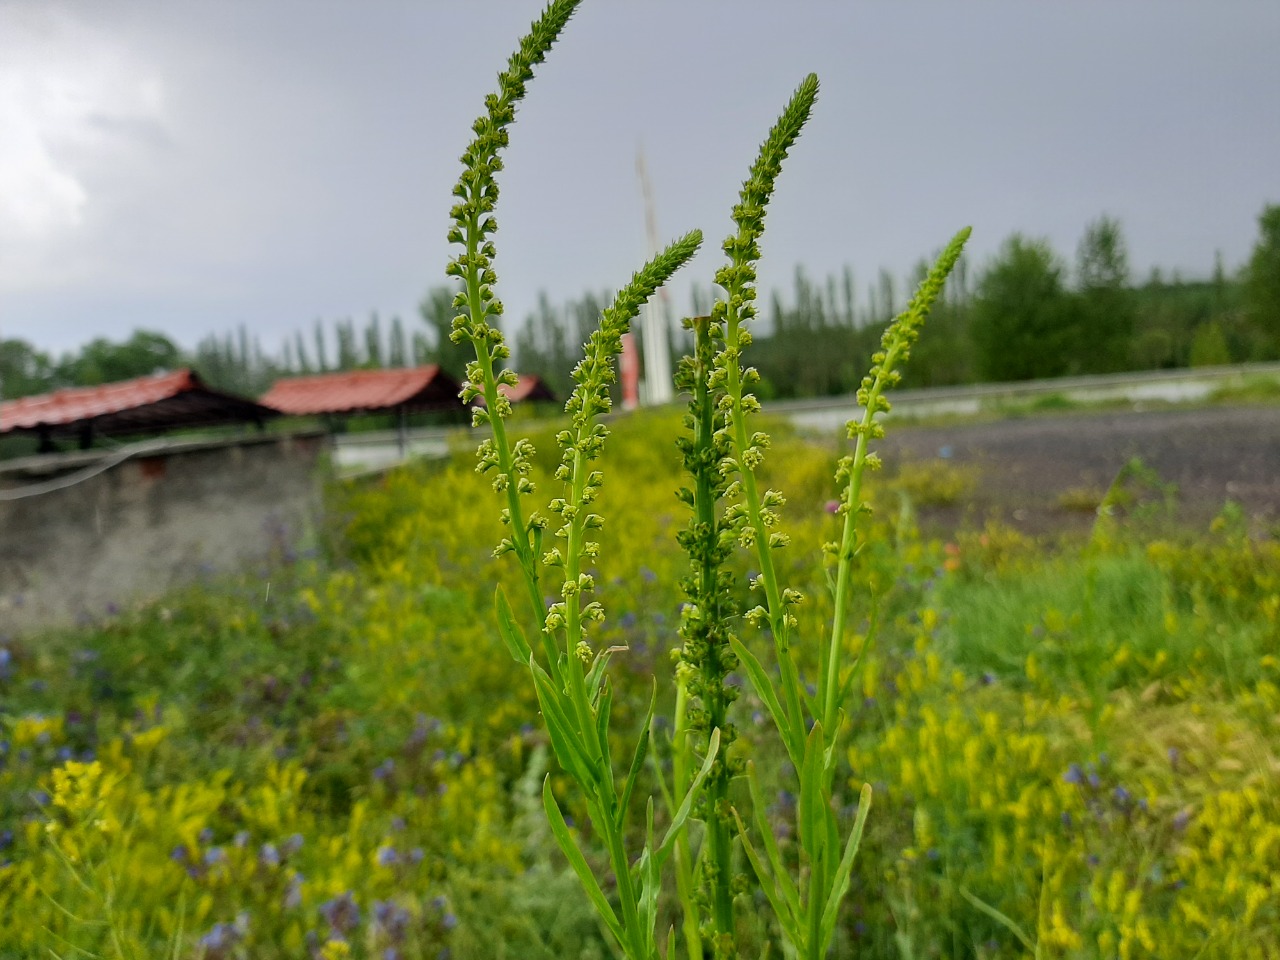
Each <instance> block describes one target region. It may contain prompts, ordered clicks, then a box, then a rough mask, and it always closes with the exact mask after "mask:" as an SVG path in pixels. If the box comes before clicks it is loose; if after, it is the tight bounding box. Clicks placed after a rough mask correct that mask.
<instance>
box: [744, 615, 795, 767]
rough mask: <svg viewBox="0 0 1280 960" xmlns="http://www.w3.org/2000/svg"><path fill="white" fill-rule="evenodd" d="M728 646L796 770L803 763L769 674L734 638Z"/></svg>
mask: <svg viewBox="0 0 1280 960" xmlns="http://www.w3.org/2000/svg"><path fill="white" fill-rule="evenodd" d="M729 644H730V646H731V647H732V648H733V652H734V653H735V654H737V657H738V660H739V661H741V663H742V666H743V667H744V668H745V669H746V671H747V678H748V679H749V680H750V681H751V686H752V688H753V689H754V690H755V692H756V696H757V697H759V698H760V699H761V700H762V701H763V702H764V705H765V707H766V708H768V710H769V715H770V716H771V717H773V723H774V726H776V727H777V728H778V733H779V734H780V735H781V737H782V743H783V745H784V746H785V747H786V748H787V755H788V757H789V758H790V760H791V764H792V766H794V767H795V768H796V769H797V770H799V769H800V765H801V763H802V762H803V758H802V756H801V753H800V750H798V749H797V747H798V741H797V740H796V737H795V735H794V732H793V731H792V729H791V724H790V722H789V721H788V720H787V714H786V711H785V710H783V709H782V703H781V702H780V701H779V700H778V694H777V692H776V691H775V690H774V689H773V683H772V681H771V680H770V679H769V674H768V673H766V672H765V669H764V667H763V666H762V665H761V663H760V661H759V660H758V659H757V658H756V655H755V654H754V653H752V652H751V651H750V650H749V649H748V648H747V645H746V644H744V643H743V642H742V641H741V640H739V639H738V638H737V637H735V636H732V635H731V636H730V637H729Z"/></svg>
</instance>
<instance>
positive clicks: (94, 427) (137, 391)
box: [0, 369, 277, 451]
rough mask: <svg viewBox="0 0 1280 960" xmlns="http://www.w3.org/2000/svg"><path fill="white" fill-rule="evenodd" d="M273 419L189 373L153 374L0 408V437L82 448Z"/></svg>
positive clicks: (10, 402) (272, 413) (9, 402)
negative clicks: (60, 439) (72, 440)
mask: <svg viewBox="0 0 1280 960" xmlns="http://www.w3.org/2000/svg"><path fill="white" fill-rule="evenodd" d="M274 416H277V414H276V412H275V411H274V410H270V409H268V408H267V407H264V406H262V405H261V404H257V403H254V402H253V401H252V400H248V399H246V398H244V397H238V396H235V395H234V394H230V393H224V392H222V391H221V390H214V389H212V388H210V387H207V386H205V384H204V381H202V380H201V379H200V377H199V376H198V375H197V374H196V373H195V371H193V370H186V369H184V370H174V371H172V372H164V373H156V374H152V375H150V376H146V377H137V378H136V379H133V380H122V381H119V382H117V383H106V384H102V385H101V386H97V387H69V388H67V389H64V390H55V391H53V392H52V393H44V394H39V395H38V396H34V397H22V398H20V399H18V400H6V401H4V402H3V403H0V436H3V435H5V434H10V433H34V434H37V435H38V436H39V437H40V449H41V450H42V451H49V450H52V449H53V448H54V443H53V442H54V438H55V437H57V436H74V437H77V438H78V440H79V444H80V446H81V448H88V447H89V446H91V445H92V443H93V440H94V438H95V437H98V436H103V437H114V436H123V435H128V434H139V433H163V432H166V431H169V430H180V429H188V428H192V427H210V426H224V425H227V424H234V423H254V424H256V425H258V426H262V424H263V423H264V422H265V421H266V420H268V419H270V418H271V417H274Z"/></svg>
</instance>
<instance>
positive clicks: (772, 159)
mask: <svg viewBox="0 0 1280 960" xmlns="http://www.w3.org/2000/svg"><path fill="white" fill-rule="evenodd" d="M817 97H818V77H817V75H816V74H812V73H811V74H809V75H808V76H807V77H805V78H804V80H803V81H801V83H800V86H799V87H797V88H796V91H795V93H794V94H792V96H791V100H790V101H789V102H788V103H787V106H786V108H785V109H784V110H783V111H782V114H781V116H779V118H778V121H777V123H775V124H774V126H773V129H771V130H770V131H769V136H768V137H767V138H766V139H765V142H764V144H763V145H762V146H761V147H760V152H759V154H758V155H757V157H756V160H755V163H753V164H752V166H751V172H750V175H749V176H748V177H747V180H746V182H745V183H744V184H743V185H742V191H741V193H740V194H739V200H738V203H737V205H736V206H735V207H734V208H733V223H734V226H735V228H736V230H735V232H734V233H733V234H731V235H730V236H729V238H728V239H727V240H725V242H724V252H725V253H726V254H727V255H728V257H729V263H728V264H727V265H726V266H724V267H721V268H720V270H718V271H717V272H716V283H718V284H719V285H720V286H721V287H723V288H724V291H725V294H726V298H725V299H724V300H721V301H719V302H718V303H717V304H716V305H715V308H714V309H713V311H712V320H713V321H714V322H717V323H721V324H723V328H724V349H723V350H721V352H720V354H719V355H718V356H717V357H716V360H715V367H716V369H715V370H714V371H713V373H712V385H713V386H715V387H719V388H722V389H723V390H724V396H723V397H722V399H721V401H720V402H721V404H722V405H723V407H724V412H725V414H726V423H725V426H724V428H723V429H724V430H725V431H726V432H727V436H728V437H729V440H730V448H731V454H730V456H729V457H728V458H726V459H725V461H724V462H723V463H722V465H721V469H722V470H723V471H724V472H725V473H726V475H732V474H737V477H736V479H735V481H734V483H733V484H732V485H731V487H730V493H731V494H732V495H733V496H734V497H736V498H739V502H738V503H735V504H732V505H731V506H730V507H729V508H728V510H726V512H725V523H726V526H728V527H729V529H730V530H731V531H732V534H735V535H736V537H737V540H738V542H739V543H740V544H741V545H743V546H744V547H748V548H754V550H755V553H756V561H757V563H758V564H759V567H760V576H759V578H758V580H757V582H758V584H759V585H760V586H762V587H763V588H764V594H765V603H764V604H763V605H761V606H758V607H756V608H755V609H754V610H753V611H751V612H750V613H748V614H747V619H748V621H749V622H754V623H757V624H759V625H761V626H763V625H765V623H767V624H768V625H769V627H770V628H771V630H772V632H773V639H774V645H775V647H776V649H777V654H778V664H779V667H780V669H781V670H782V672H783V678H782V679H783V683H782V688H783V694H784V700H785V704H786V706H785V711H786V717H785V718H783V717H775V719H776V720H777V721H778V726H779V729H780V731H781V732H782V734H783V740H784V741H785V743H786V745H787V749H788V752H789V753H790V755H791V760H792V762H793V763H796V764H797V765H799V762H800V759H801V752H802V750H803V741H804V715H803V710H802V707H801V703H800V694H799V690H800V682H799V678H798V676H796V675H795V669H796V668H795V661H794V660H793V659H792V657H791V655H790V632H791V627H792V625H793V624H794V623H795V617H794V615H793V614H792V613H791V612H790V610H791V607H792V606H793V605H794V604H795V602H797V595H796V594H794V592H786V593H785V594H784V592H783V590H782V588H781V587H780V586H779V584H778V578H777V573H776V571H775V568H774V562H773V551H774V550H775V549H777V548H779V547H782V546H785V545H786V543H787V537H786V534H784V533H782V532H780V531H778V530H777V529H776V528H775V524H776V515H775V514H774V512H773V510H772V506H771V505H770V504H766V503H765V502H764V501H765V500H766V499H770V500H775V499H776V498H774V497H770V496H769V492H768V491H766V492H765V493H764V495H763V496H762V494H761V491H760V490H759V489H758V487H757V485H756V474H755V471H756V468H757V467H758V466H759V465H760V464H761V463H762V462H763V460H764V449H765V447H766V446H767V445H768V439H769V438H768V437H767V436H766V435H765V434H763V433H755V434H752V433H750V432H749V431H748V429H747V418H748V417H749V416H750V415H751V414H752V413H756V412H758V411H759V409H760V403H759V401H758V400H756V398H755V396H754V395H753V394H751V393H750V392H749V391H748V390H747V387H748V386H749V385H750V384H751V383H753V382H755V381H756V380H758V379H759V374H757V373H756V371H755V369H754V368H752V367H743V366H742V351H743V350H744V349H745V348H746V347H747V346H748V345H749V344H750V343H751V334H750V333H749V332H747V331H746V330H745V329H744V328H743V326H742V325H743V323H744V322H745V321H747V320H750V319H751V318H752V317H754V316H755V314H756V309H755V303H754V301H755V298H756V289H755V281H756V271H755V262H756V260H758V259H759V257H760V243H759V241H760V237H761V235H762V234H763V232H764V215H765V209H766V207H767V206H768V203H769V200H770V198H771V197H772V196H773V190H774V186H775V183H776V181H777V178H778V174H779V173H780V172H781V171H782V161H783V160H785V159H786V157H787V152H788V151H789V150H790V149H791V147H792V145H793V144H794V143H795V142H796V139H797V138H798V137H799V136H800V131H801V130H802V129H803V128H804V125H805V123H806V122H807V121H808V119H809V113H810V112H811V110H812V109H813V104H814V102H815V101H816V100H817ZM774 505H776V503H775V504H774Z"/></svg>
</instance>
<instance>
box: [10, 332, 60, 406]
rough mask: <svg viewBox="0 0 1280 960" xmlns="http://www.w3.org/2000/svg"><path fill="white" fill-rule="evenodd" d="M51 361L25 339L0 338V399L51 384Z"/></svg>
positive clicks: (44, 387) (25, 394)
mask: <svg viewBox="0 0 1280 960" xmlns="http://www.w3.org/2000/svg"><path fill="white" fill-rule="evenodd" d="M54 382H55V381H54V367H53V361H52V360H51V359H50V358H49V355H48V354H47V353H44V352H42V351H40V350H37V349H36V348H35V347H33V346H32V345H31V344H29V343H27V342H26V341H25V340H0V400H10V399H13V398H14V397H29V396H31V395H32V394H33V393H44V392H45V391H47V390H49V389H51V388H52V387H53V386H54Z"/></svg>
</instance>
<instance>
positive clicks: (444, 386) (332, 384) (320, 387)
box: [262, 364, 462, 416]
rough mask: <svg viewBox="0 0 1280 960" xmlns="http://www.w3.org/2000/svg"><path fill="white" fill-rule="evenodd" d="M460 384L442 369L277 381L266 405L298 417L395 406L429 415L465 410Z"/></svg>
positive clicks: (434, 366) (433, 366)
mask: <svg viewBox="0 0 1280 960" xmlns="http://www.w3.org/2000/svg"><path fill="white" fill-rule="evenodd" d="M460 390H461V387H460V385H459V384H458V382H457V381H456V380H454V379H453V378H452V377H451V376H449V375H448V374H447V373H445V372H444V371H443V370H441V369H440V367H439V365H437V364H431V365H430V366H426V367H412V368H410V369H407V370H352V371H348V372H345V373H321V374H317V375H315V376H309V377H287V378H285V379H283V380H277V381H276V382H275V384H274V385H273V386H272V387H271V389H270V390H268V391H267V393H266V396H264V397H263V398H262V403H263V404H264V405H265V406H268V407H271V408H272V409H274V410H279V411H280V412H281V413H287V414H291V415H294V416H306V415H308V414H323V413H358V412H371V411H378V410H390V409H393V408H396V407H401V406H403V407H406V408H410V409H419V410H428V409H441V408H446V409H447V408H449V407H457V408H459V409H461V408H462V401H460V400H459V399H458V393H459V391H460Z"/></svg>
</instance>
